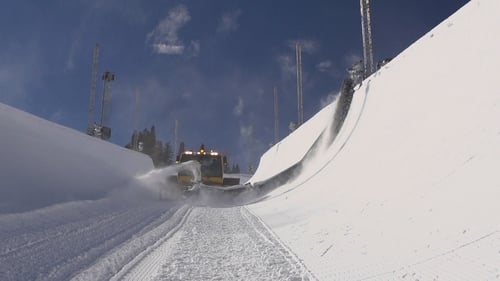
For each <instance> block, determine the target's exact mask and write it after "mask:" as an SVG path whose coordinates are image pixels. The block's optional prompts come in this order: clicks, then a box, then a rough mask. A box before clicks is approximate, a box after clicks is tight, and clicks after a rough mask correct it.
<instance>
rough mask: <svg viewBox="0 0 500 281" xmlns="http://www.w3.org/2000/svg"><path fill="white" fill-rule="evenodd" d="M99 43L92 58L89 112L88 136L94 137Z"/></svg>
mask: <svg viewBox="0 0 500 281" xmlns="http://www.w3.org/2000/svg"><path fill="white" fill-rule="evenodd" d="M99 48H100V47H99V43H97V44H95V48H94V53H93V57H92V78H91V80H90V102H89V112H88V123H87V134H89V135H94V116H95V114H94V108H95V94H96V85H97V69H98V66H99Z"/></svg>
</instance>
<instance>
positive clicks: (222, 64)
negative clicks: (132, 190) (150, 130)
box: [0, 0, 468, 166]
mask: <svg viewBox="0 0 500 281" xmlns="http://www.w3.org/2000/svg"><path fill="white" fill-rule="evenodd" d="M466 2H468V1H465V0H453V1H452V0H437V1H436V0H406V1H401V0H386V1H373V3H372V25H373V42H374V54H375V60H376V61H378V60H380V59H383V58H386V57H394V56H396V55H397V54H398V53H400V52H401V51H403V50H404V49H405V48H406V47H408V46H409V45H410V44H411V43H412V42H414V41H415V40H417V39H418V38H419V37H421V36H422V35H424V34H425V33H426V32H428V31H429V30H430V29H431V28H433V27H434V26H435V25H436V24H438V23H440V22H441V21H443V20H444V19H446V18H447V17H448V16H450V15H451V14H452V13H453V12H454V11H456V10H457V9H458V8H460V7H461V6H463V5H464V4H465V3H466ZM360 26H361V24H360V11H359V1H352V0H349V1H347V0H346V1H326V0H322V1H297V0H276V1H262V0H259V1H241V0H220V1H215V0H214V1H208V0H185V1H173V0H172V1H170V0H163V1H158V0H152V1H140V0H120V1H118V0H93V1H92V0H88V1H87V0H73V1H65V0H54V1H33V0H32V1H27V0H18V1H3V2H2V4H0V38H2V44H0V102H2V103H6V104H8V105H11V106H14V107H17V108H19V109H21V110H24V111H27V112H30V113H33V114H35V115H37V116H40V117H42V118H45V119H49V120H51V121H54V122H57V123H59V124H62V125H64V126H68V127H71V128H74V129H76V130H79V131H84V130H85V129H86V126H87V119H88V117H87V116H88V115H87V111H88V104H89V93H90V79H91V67H92V66H91V64H92V51H93V48H94V46H95V44H96V43H99V44H100V46H101V53H100V61H99V74H100V75H101V74H102V73H103V72H104V71H106V70H109V71H112V72H114V73H115V75H116V80H115V82H114V83H113V86H112V87H113V90H112V92H113V99H112V111H111V119H110V126H111V128H112V130H113V133H112V138H111V139H110V141H111V142H113V143H116V144H118V145H121V146H123V145H125V144H127V143H128V142H129V140H130V135H131V133H132V131H133V129H134V123H135V122H134V120H135V95H136V92H139V93H140V96H141V97H140V117H139V128H140V129H143V128H145V127H151V125H155V126H156V130H157V135H158V138H159V139H161V140H163V141H171V142H173V131H174V120H175V119H178V120H179V124H180V127H179V140H180V141H184V142H185V143H186V145H187V146H188V147H191V148H197V147H198V146H199V145H200V144H201V143H204V144H205V145H206V146H207V148H214V149H218V150H221V151H223V152H225V153H227V154H229V155H230V158H232V160H233V162H236V163H239V164H240V165H241V166H246V165H247V164H248V163H249V162H250V161H251V162H254V164H257V162H258V158H259V156H260V154H261V153H262V152H264V151H265V150H266V149H267V148H268V147H269V144H270V143H271V142H272V141H273V138H274V120H273V87H274V86H275V85H276V86H277V87H278V89H279V107H280V108H279V110H280V116H279V119H280V136H281V137H283V136H285V135H286V134H287V133H288V125H289V123H290V122H291V121H296V119H297V112H296V102H297V101H296V96H297V93H296V74H295V52H294V49H293V47H292V46H293V45H294V42H295V41H297V40H300V41H301V42H302V43H303V46H304V47H303V55H302V61H303V77H304V82H303V84H304V90H303V92H304V118H305V119H308V118H310V117H311V116H312V115H313V114H315V113H316V112H317V111H318V110H319V109H320V108H321V107H322V106H323V105H324V104H325V103H326V102H327V101H328V100H330V99H331V97H332V96H333V95H335V94H336V93H337V91H338V89H339V87H340V83H341V81H342V80H343V79H344V77H345V76H346V72H345V69H346V68H347V67H348V66H350V64H351V63H352V62H353V61H356V60H359V59H360V58H361V55H362V42H361V31H360ZM100 75H99V76H100ZM100 82H101V81H98V91H97V92H98V96H97V99H99V95H100V94H101V92H102V84H101V83H100ZM98 108H99V106H97V109H98ZM96 111H99V110H96ZM96 118H97V117H96ZM251 127H253V135H254V140H253V153H250V152H249V149H248V132H249V129H250V128H251ZM250 155H252V156H250Z"/></svg>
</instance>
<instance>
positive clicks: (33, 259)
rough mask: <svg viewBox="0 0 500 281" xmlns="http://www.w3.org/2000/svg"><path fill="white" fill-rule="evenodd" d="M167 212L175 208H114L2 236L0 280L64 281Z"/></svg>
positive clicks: (145, 206)
mask: <svg viewBox="0 0 500 281" xmlns="http://www.w3.org/2000/svg"><path fill="white" fill-rule="evenodd" d="M92 206H93V205H89V207H92ZM169 209H173V208H172V207H169V206H165V204H157V203H153V204H150V205H144V206H135V207H129V208H127V207H124V208H114V209H113V210H112V211H109V212H106V213H103V214H102V215H97V216H89V217H87V218H85V219H79V220H72V219H71V217H68V219H67V220H66V221H64V222H61V223H60V224H58V225H56V226H54V225H52V226H47V227H45V228H44V227H42V226H39V227H37V229H36V230H34V231H32V230H30V227H29V226H26V227H25V228H22V227H20V228H19V229H17V230H16V231H15V232H12V233H7V232H6V233H3V234H2V235H0V280H7V281H8V280H68V279H70V278H71V277H72V276H73V275H74V274H75V273H76V272H79V271H81V270H83V269H85V268H87V267H88V266H90V265H92V264H93V263H95V261H96V260H98V259H99V258H100V257H101V256H102V255H105V254H106V253H108V252H109V251H112V250H113V249H115V248H116V247H118V246H119V245H120V244H122V243H123V242H124V241H127V240H128V239H130V238H131V237H133V236H134V235H137V234H138V233H141V232H142V231H144V229H148V228H149V227H154V225H155V224H157V223H158V218H160V217H162V216H165V215H166V216H171V213H173V212H168V210H169ZM0 232H1V230H0ZM88 280H90V279H88ZM93 280H98V279H93Z"/></svg>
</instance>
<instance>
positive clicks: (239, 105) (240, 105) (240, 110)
mask: <svg viewBox="0 0 500 281" xmlns="http://www.w3.org/2000/svg"><path fill="white" fill-rule="evenodd" d="M244 108H245V103H244V102H243V98H241V97H239V98H238V103H237V104H236V106H235V107H234V108H233V113H234V115H236V116H241V114H243V109H244Z"/></svg>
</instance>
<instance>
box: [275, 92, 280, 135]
mask: <svg viewBox="0 0 500 281" xmlns="http://www.w3.org/2000/svg"><path fill="white" fill-rule="evenodd" d="M278 117H279V115H278V87H274V144H277V143H278V141H279V140H280V136H279V119H278Z"/></svg>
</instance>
